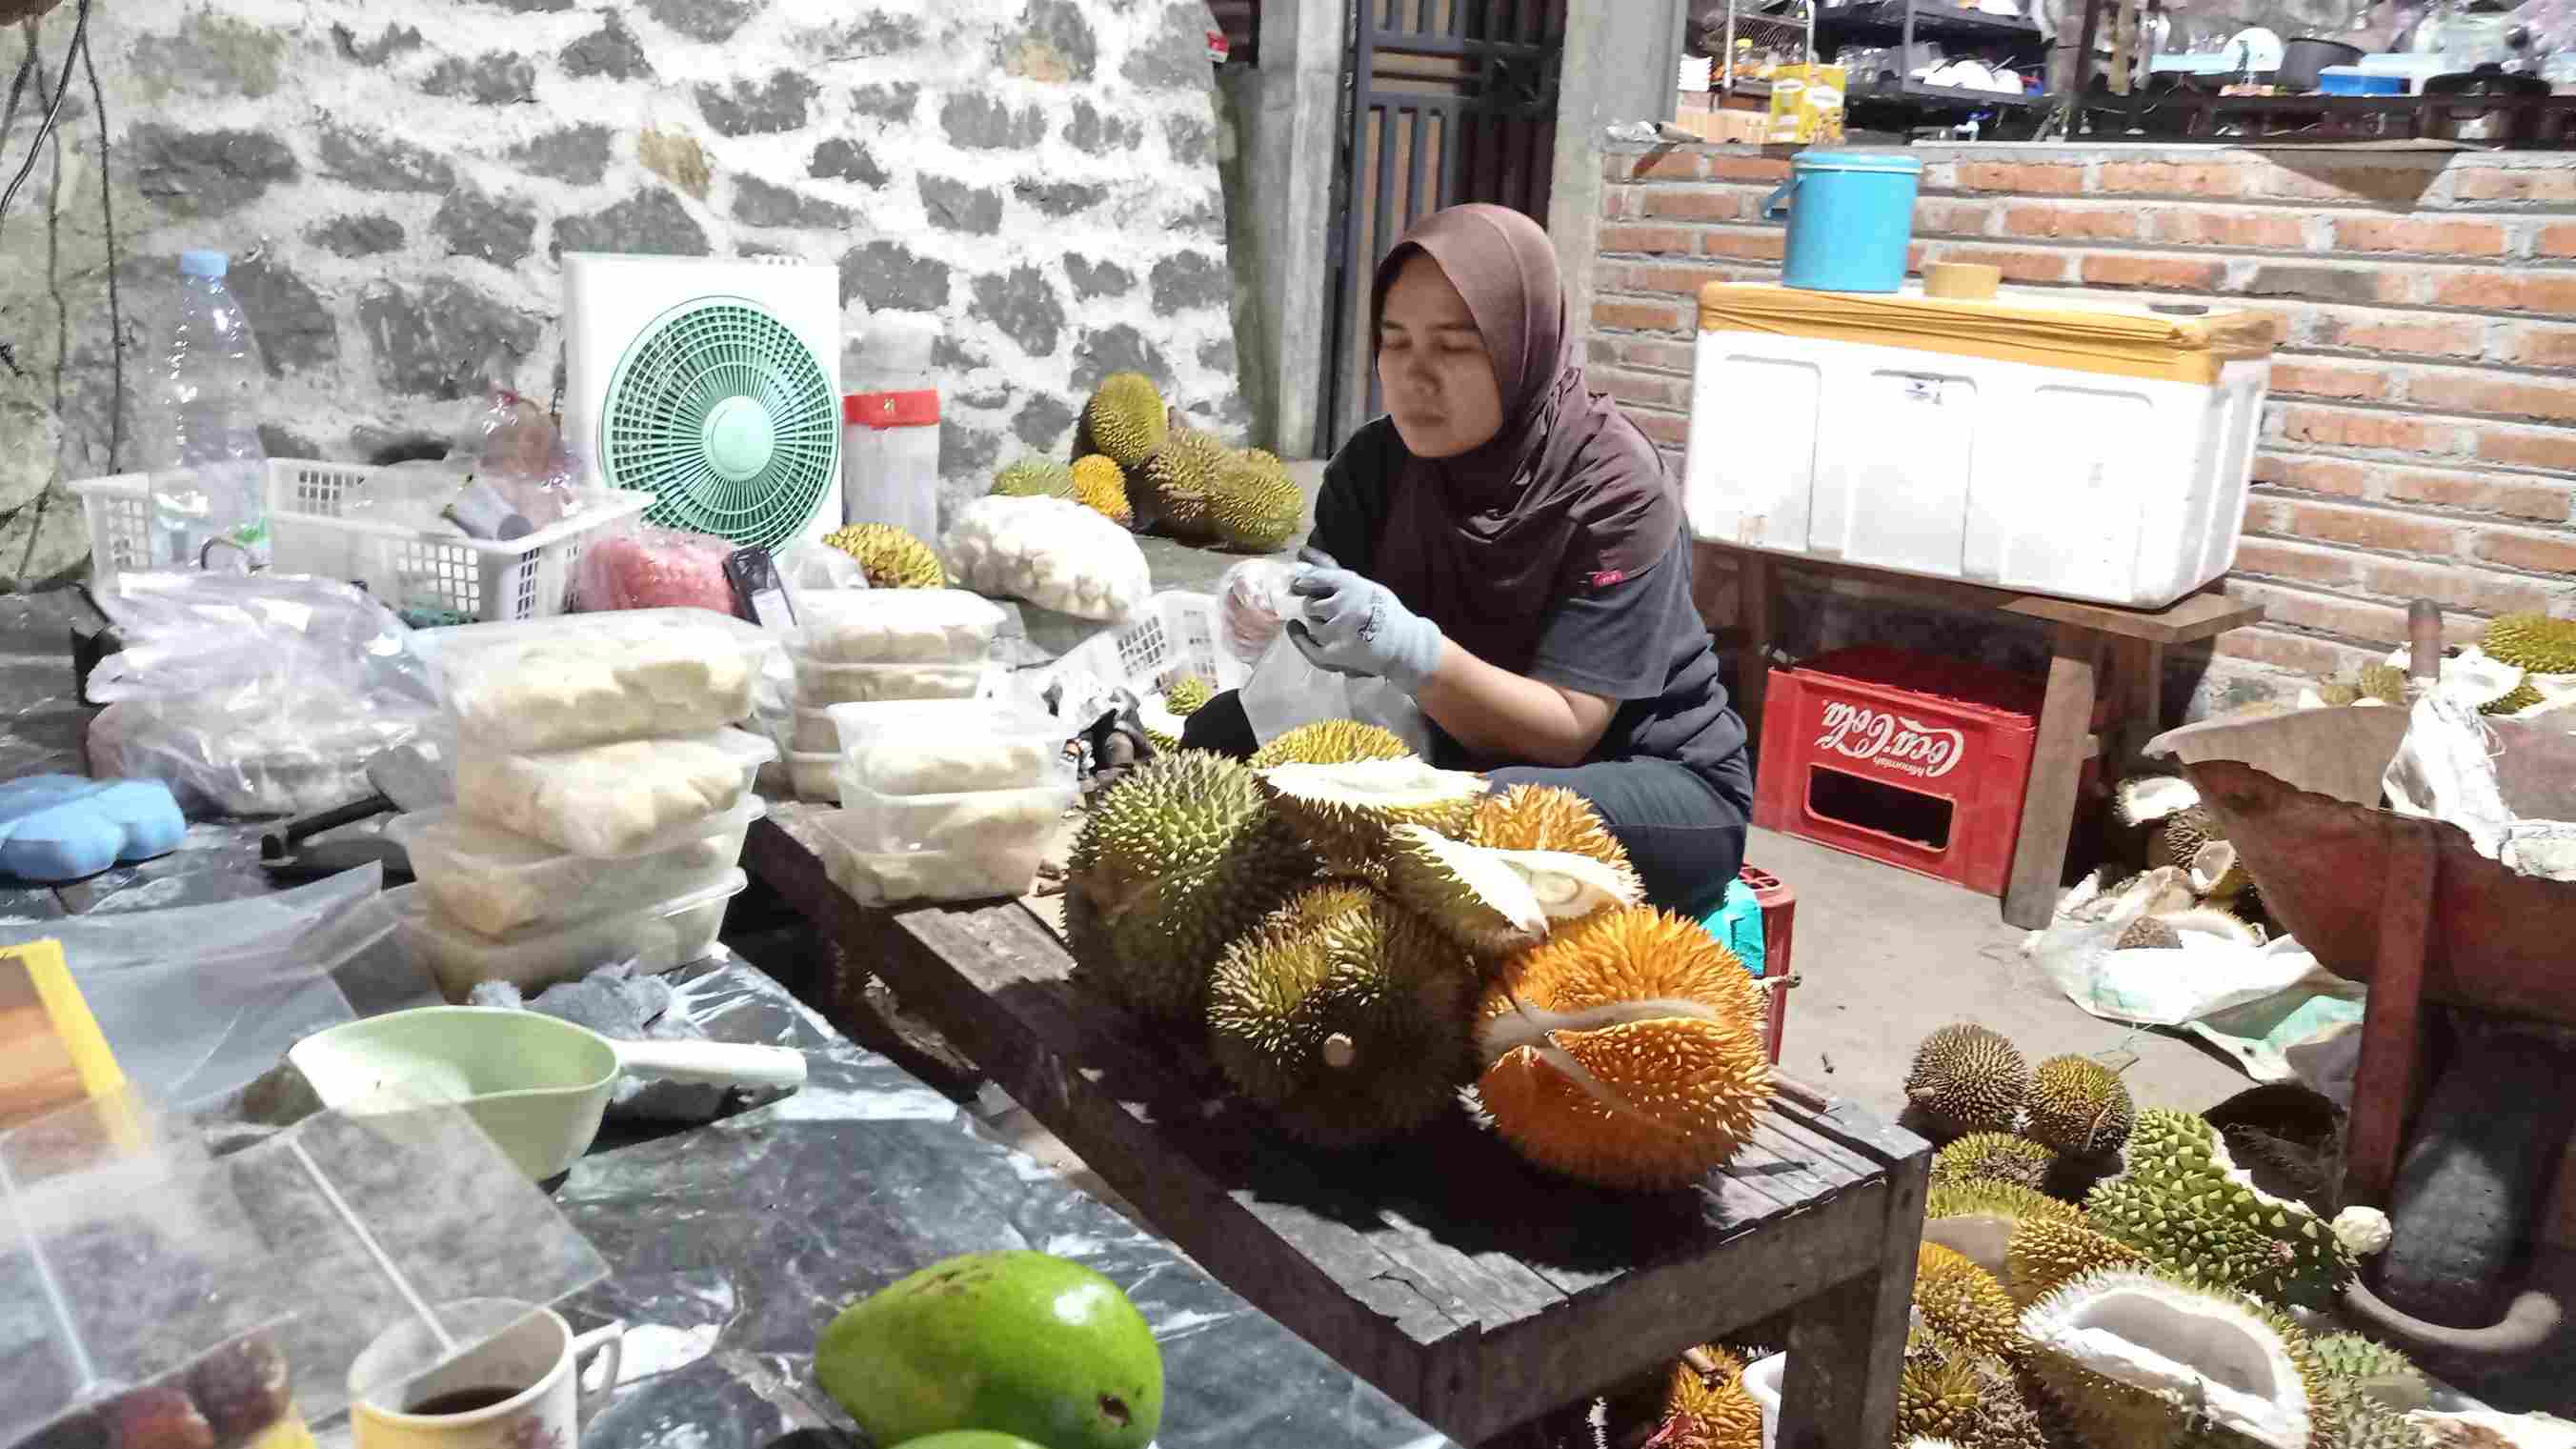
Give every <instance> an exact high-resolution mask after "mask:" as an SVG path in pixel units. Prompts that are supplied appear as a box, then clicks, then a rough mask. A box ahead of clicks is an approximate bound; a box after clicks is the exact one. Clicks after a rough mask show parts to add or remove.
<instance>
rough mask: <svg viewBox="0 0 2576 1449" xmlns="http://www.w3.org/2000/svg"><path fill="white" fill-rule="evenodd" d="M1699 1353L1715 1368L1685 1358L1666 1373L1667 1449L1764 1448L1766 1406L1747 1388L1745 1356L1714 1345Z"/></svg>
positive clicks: (1664, 1440)
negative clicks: (1704, 1367)
mask: <svg viewBox="0 0 2576 1449" xmlns="http://www.w3.org/2000/svg"><path fill="white" fill-rule="evenodd" d="M1699 1351H1700V1352H1701V1353H1702V1354H1704V1355H1706V1356H1707V1358H1708V1360H1709V1362H1710V1364H1711V1365H1712V1369H1713V1371H1712V1372H1707V1373H1703V1372H1701V1371H1700V1370H1699V1369H1697V1368H1694V1367H1693V1366H1692V1365H1691V1364H1690V1363H1688V1362H1687V1361H1685V1362H1680V1363H1676V1364H1674V1365H1673V1366H1672V1370H1671V1372H1670V1373H1669V1374H1667V1375H1666V1378H1665V1386H1664V1407H1663V1427H1662V1429H1661V1430H1660V1431H1659V1432H1660V1433H1661V1434H1662V1435H1663V1438H1662V1441H1661V1443H1662V1449H1760V1446H1761V1443H1762V1405H1761V1402H1760V1401H1759V1400H1757V1399H1755V1398H1754V1397H1753V1395H1752V1394H1751V1393H1749V1392H1747V1391H1746V1389H1745V1387H1744V1360H1743V1359H1742V1358H1740V1357H1738V1356H1737V1355H1736V1354H1734V1353H1732V1352H1730V1351H1729V1350H1727V1349H1726V1348H1724V1347H1722V1346H1720V1345H1718V1344H1714V1343H1710V1344H1702V1345H1701V1346H1700V1350H1699Z"/></svg>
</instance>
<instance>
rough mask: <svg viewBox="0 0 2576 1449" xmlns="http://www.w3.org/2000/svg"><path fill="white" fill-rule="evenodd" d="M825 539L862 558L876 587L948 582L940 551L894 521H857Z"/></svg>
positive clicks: (861, 566)
mask: <svg viewBox="0 0 2576 1449" xmlns="http://www.w3.org/2000/svg"><path fill="white" fill-rule="evenodd" d="M823 542H824V543H825V544H827V545H829V546H830V547H833V548H837V549H839V550H840V551H841V552H843V553H845V554H848V555H849V556H850V557H852V558H854V559H857V560H858V561H859V569H860V571H861V572H863V573H865V574H866V575H867V576H868V587H869V588H872V589H936V588H940V587H943V586H944V585H946V584H947V582H948V569H947V566H946V565H944V564H942V563H940V561H939V553H938V551H937V550H935V549H933V548H932V547H931V546H930V545H929V544H926V543H923V542H922V541H921V540H920V539H918V538H915V537H914V536H913V535H911V534H910V533H907V532H905V531H904V530H903V529H900V528H897V527H895V526H894V525H893V524H891V523H854V524H851V525H850V526H849V527H847V528H836V529H834V530H832V531H831V532H830V533H827V534H825V535H823Z"/></svg>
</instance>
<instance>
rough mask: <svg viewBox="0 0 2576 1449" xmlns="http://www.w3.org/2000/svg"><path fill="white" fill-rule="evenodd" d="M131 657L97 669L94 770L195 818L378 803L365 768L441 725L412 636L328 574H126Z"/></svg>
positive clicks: (121, 655) (123, 654)
mask: <svg viewBox="0 0 2576 1449" xmlns="http://www.w3.org/2000/svg"><path fill="white" fill-rule="evenodd" d="M96 599H97V603H98V606H99V608H100V610H101V611H102V612H104V613H105V614H106V615H107V616H108V618H109V619H111V620H113V621H114V622H115V623H116V625H117V628H118V629H119V631H120V632H121V633H122V634H123V635H124V637H125V640H126V646H125V648H124V649H123V650H121V651H120V652H118V653H116V654H112V655H110V656H108V657H107V658H106V659H105V660H102V661H101V662H100V663H99V665H98V667H97V668H96V669H95V670H93V671H92V672H91V674H90V681H89V691H90V695H91V697H92V698H95V699H98V700H101V701H104V702H106V703H107V706H108V707H107V708H106V709H105V710H104V711H102V712H101V713H100V714H99V715H98V717H97V718H96V719H94V720H92V721H91V722H90V730H89V749H90V768H91V773H92V774H94V775H97V776H99V777H101V778H112V777H124V778H148V779H157V780H162V781H165V782H167V783H168V784H169V786H170V787H171V789H172V790H173V791H174V792H176V793H177V794H178V796H179V800H180V804H181V806H182V807H183V808H186V809H188V810H190V811H191V813H195V814H200V815H202V814H206V813H209V812H212V813H217V814H226V815H277V814H292V813H297V812H301V811H307V810H314V809H323V808H328V807H330V806H334V805H343V804H346V803H348V802H349V801H351V800H353V799H358V798H361V797H363V796H365V795H367V794H370V793H372V791H371V790H370V789H369V787H368V785H367V783H366V764H367V761H368V760H370V759H371V758H373V757H374V756H375V755H376V754H378V753H379V752H381V751H383V750H386V749H389V748H392V747H393V746H396V745H399V744H401V743H403V742H404V741H405V740H408V739H410V738H411V737H412V736H413V735H414V734H416V733H418V732H419V730H420V729H421V727H422V726H423V725H424V724H426V723H427V722H428V721H429V720H430V719H431V718H432V717H434V715H435V713H436V710H437V692H436V690H435V688H434V687H433V685H432V683H431V680H430V677H429V673H428V670H427V669H426V668H425V667H424V666H423V664H422V662H421V661H420V660H419V659H418V658H416V657H415V656H414V655H413V654H412V653H411V650H410V648H409V644H410V639H411V631H410V629H408V628H407V627H405V626H404V624H403V623H402V621H401V620H400V619H397V618H396V617H394V615H393V614H392V613H391V612H390V611H389V610H387V609H386V608H385V607H384V605H382V604H380V603H378V602H377V601H376V600H374V599H373V598H370V597H369V596H368V595H367V594H366V593H364V592H363V591H361V590H359V589H356V588H353V587H351V586H350V585H348V584H344V583H339V582H337V581H334V580H330V579H315V578H304V577H300V576H294V575H278V574H261V575H242V574H218V573H200V572H187V573H138V572H126V573H120V574H118V575H117V576H116V577H115V579H114V580H112V581H111V582H109V583H108V584H106V585H105V586H103V587H101V588H99V589H98V590H97V591H96Z"/></svg>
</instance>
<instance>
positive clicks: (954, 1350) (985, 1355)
mask: <svg viewBox="0 0 2576 1449" xmlns="http://www.w3.org/2000/svg"><path fill="white" fill-rule="evenodd" d="M814 1377H815V1378H816V1380H817V1381H819V1382H820V1383H821V1384H822V1386H823V1391H824V1392H825V1393H828V1394H830V1395H831V1396H832V1398H833V1399H834V1400H835V1401H837V1402H838V1403H839V1404H840V1406H841V1407H842V1408H844V1409H846V1410H848V1411H849V1413H850V1416H851V1417H852V1418H854V1419H856V1420H858V1422H859V1427H860V1428H862V1429H864V1430H866V1431H867V1433H868V1437H869V1438H871V1439H873V1440H874V1441H876V1442H877V1443H879V1444H892V1445H903V1444H909V1443H910V1442H911V1441H913V1440H916V1439H919V1438H922V1437H923V1436H926V1435H931V1434H943V1433H947V1432H949V1431H953V1430H960V1429H981V1430H985V1431H987V1432H990V1433H996V1434H1006V1435H1007V1434H1016V1435H1018V1436H1020V1437H1021V1438H1023V1439H1028V1440H1032V1441H1034V1442H1035V1443H1036V1444H1039V1445H1043V1446H1045V1449H1144V1446H1145V1445H1146V1444H1148V1443H1149V1442H1151V1441H1152V1439H1153V1437H1154V1432H1155V1430H1157V1429H1159V1428H1161V1427H1162V1422H1163V1355H1162V1351H1161V1350H1160V1349H1158V1348H1156V1347H1155V1346H1154V1334H1153V1330H1151V1329H1150V1328H1148V1327H1146V1326H1145V1316H1144V1315H1143V1314H1141V1313H1138V1312H1137V1311H1136V1306H1135V1305H1134V1304H1132V1303H1130V1302H1128V1301H1127V1295H1126V1294H1124V1293H1121V1292H1119V1291H1118V1285H1117V1284H1115V1283H1112V1282H1110V1281H1109V1280H1108V1279H1106V1278H1103V1277H1101V1276H1100V1275H1099V1274H1098V1273H1095V1272H1093V1271H1092V1270H1090V1269H1089V1268H1086V1267H1084V1266H1082V1265H1081V1264H1079V1263H1073V1262H1068V1261H1066V1260H1065V1259H1062V1258H1057V1257H1052V1256H1050V1255H1048V1254H1045V1253H1033V1252H1025V1251H1018V1250H1005V1251H1000V1252H991V1253H968V1254H966V1255H964V1256H962V1257H956V1258H950V1259H948V1260H947V1261H945V1262H941V1263H934V1264H932V1265H931V1266H929V1267H927V1268H924V1269H922V1270H921V1271H919V1272H917V1273H914V1274H912V1275H911V1276H910V1277H907V1278H903V1279H901V1280H899V1281H897V1282H895V1283H893V1284H890V1285H888V1286H887V1287H885V1288H883V1289H881V1290H879V1291H878V1292H876V1293H874V1294H872V1295H870V1296H869V1297H867V1298H864V1299H861V1300H860V1301H859V1302H857V1303H854V1304H851V1305H850V1306H849V1307H847V1308H845V1309H843V1310H841V1312H840V1315H839V1316H838V1317H836V1318H834V1319H833V1320H832V1321H831V1323H829V1324H828V1325H826V1326H825V1327H824V1329H823V1336H822V1339H821V1341H820V1342H819V1343H817V1344H816V1345H815V1349H814ZM957 1449H977V1446H970V1445H959V1446H957ZM981 1449H1001V1446H1000V1445H998V1444H996V1445H988V1446H981Z"/></svg>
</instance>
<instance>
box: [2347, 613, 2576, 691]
mask: <svg viewBox="0 0 2576 1449" xmlns="http://www.w3.org/2000/svg"><path fill="white" fill-rule="evenodd" d="M2404 658H2405V655H2404V653H2403V652H2402V651H2401V652H2399V653H2397V654H2393V655H2391V656H2390V657H2389V658H2388V659H2387V660H2385V661H2383V662H2381V663H2377V664H2365V665H2363V666H2362V667H2361V668H2360V669H2359V670H2358V671H2356V672H2355V673H2353V674H2350V675H2330V676H2328V677H2326V678H2323V679H2320V680H2318V681H2317V683H2316V685H2315V686H2314V687H2313V688H2311V689H2309V690H2308V691H2306V692H2305V693H2303V694H2302V695H2301V696H2300V703H2301V705H2303V706H2305V707H2308V708H2316V707H2319V706H2328V705H2395V706H2398V707H2401V708H2402V707H2404V706H2405V705H2406V703H2407V701H2408V695H2407V683H2406V670H2405V667H2404V663H2403V661H2404ZM2442 682H2443V684H2444V686H2445V687H2446V688H2463V689H2474V690H2475V694H2474V695H2473V696H2472V697H2474V698H2477V699H2478V700H2479V701H2480V703H2479V705H2478V711H2479V713H2481V714H2490V715H2522V714H2537V713H2545V712H2547V711H2548V710H2551V709H2556V708H2559V707H2561V706H2564V705H2567V704H2570V703H2576V619H2553V618H2551V617H2550V616H2548V615H2546V614H2506V615H2503V616H2501V617H2499V618H2497V619H2495V620H2493V621H2491V622H2489V623H2488V625H2487V626H2486V628H2485V629H2484V630H2482V631H2481V632H2480V633H2479V635H2478V642H2477V644H2476V646H2475V647H2474V648H2469V649H2460V650H2455V651H2452V653H2451V654H2450V655H2449V657H2447V658H2445V659H2444V660H2443V661H2442Z"/></svg>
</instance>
